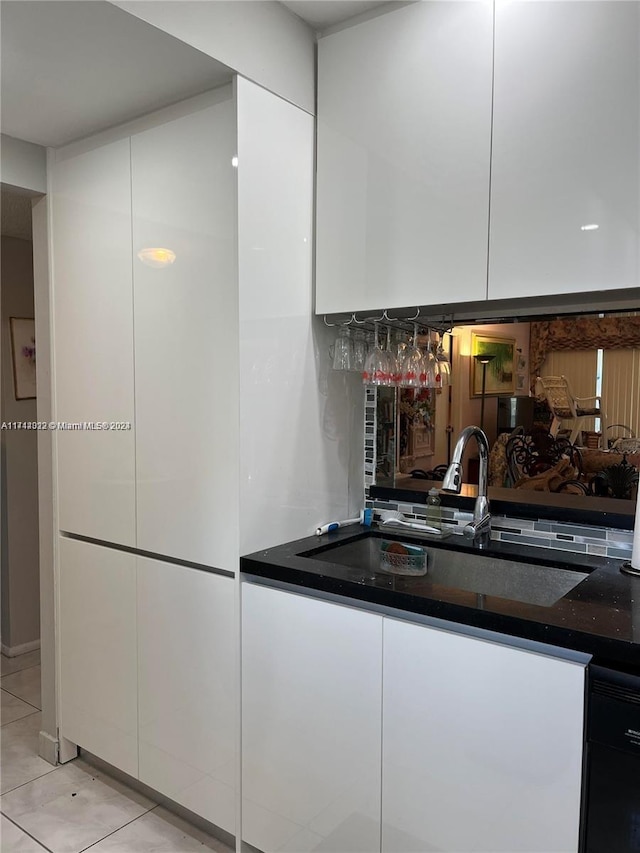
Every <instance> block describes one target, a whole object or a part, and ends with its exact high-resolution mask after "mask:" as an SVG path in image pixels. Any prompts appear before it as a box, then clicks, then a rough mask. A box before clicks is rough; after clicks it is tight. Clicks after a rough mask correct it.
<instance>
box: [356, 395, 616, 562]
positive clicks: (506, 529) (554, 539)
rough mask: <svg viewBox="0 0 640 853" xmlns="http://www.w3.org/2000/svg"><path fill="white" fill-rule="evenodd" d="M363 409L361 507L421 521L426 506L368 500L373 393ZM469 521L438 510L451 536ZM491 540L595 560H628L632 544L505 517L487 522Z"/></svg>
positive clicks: (585, 528) (578, 528) (610, 531)
mask: <svg viewBox="0 0 640 853" xmlns="http://www.w3.org/2000/svg"><path fill="white" fill-rule="evenodd" d="M365 395H366V396H365V408H364V418H365V424H364V497H365V506H366V507H369V508H372V509H373V510H374V517H377V515H378V513H379V512H380V510H385V509H386V510H397V511H399V512H401V513H403V515H405V516H406V517H407V518H408V519H409V520H417V521H424V519H425V517H426V506H425V505H424V504H411V503H407V502H406V501H391V500H389V501H386V500H380V499H378V498H376V499H375V500H373V499H372V498H371V496H370V492H369V488H370V486H372V485H374V483H375V468H376V448H375V426H376V389H375V388H367V389H366V390H365ZM471 519H472V514H471V513H470V512H464V511H462V510H457V509H453V508H452V507H445V506H443V507H442V523H443V524H444V525H446V526H447V527H450V528H451V531H452V533H460V534H461V533H462V528H463V527H464V526H465V525H466V524H468V523H469V522H470V521H471ZM491 538H492V539H499V540H502V541H503V542H517V543H518V544H521V545H531V546H533V547H538V548H557V549H558V550H562V551H574V552H576V553H582V554H592V555H594V556H599V557H622V558H627V559H628V558H629V557H630V556H631V549H632V543H633V531H632V530H618V529H614V528H609V527H600V526H597V525H591V524H589V525H586V524H585V525H579V524H575V523H568V522H562V521H549V520H548V519H539V520H537V519H530V518H528V519H527V518H515V517H512V516H507V515H494V516H493V517H492V519H491Z"/></svg>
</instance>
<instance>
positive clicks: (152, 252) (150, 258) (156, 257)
mask: <svg viewBox="0 0 640 853" xmlns="http://www.w3.org/2000/svg"><path fill="white" fill-rule="evenodd" d="M138 257H139V258H140V260H141V261H142V263H143V264H146V265H147V266H148V267H154V268H155V269H160V267H167V266H169V265H170V264H172V263H173V262H174V261H175V259H176V253H175V252H172V251H171V249H162V248H157V249H140V251H139V252H138Z"/></svg>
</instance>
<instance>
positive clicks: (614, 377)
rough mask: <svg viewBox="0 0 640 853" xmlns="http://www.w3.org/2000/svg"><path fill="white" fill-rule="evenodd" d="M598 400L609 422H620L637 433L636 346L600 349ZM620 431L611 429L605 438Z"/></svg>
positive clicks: (639, 356) (639, 367) (639, 366)
mask: <svg viewBox="0 0 640 853" xmlns="http://www.w3.org/2000/svg"><path fill="white" fill-rule="evenodd" d="M602 404H603V408H604V410H605V412H606V413H607V422H608V423H609V424H624V425H625V426H627V427H629V429H630V430H633V433H634V435H636V436H637V435H639V434H640V349H638V348H633V349H632V348H629V349H612V350H604V352H603V357H602ZM622 435H623V431H620V430H611V434H610V435H609V438H615V437H617V436H622Z"/></svg>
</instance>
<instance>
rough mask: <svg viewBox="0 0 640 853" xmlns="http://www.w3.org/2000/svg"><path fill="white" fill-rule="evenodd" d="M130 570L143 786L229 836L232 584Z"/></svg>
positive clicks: (158, 564)
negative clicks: (135, 586) (134, 595)
mask: <svg viewBox="0 0 640 853" xmlns="http://www.w3.org/2000/svg"><path fill="white" fill-rule="evenodd" d="M137 562H138V590H137V602H138V674H139V675H138V704H139V749H140V780H141V781H142V782H145V783H146V784H147V785H150V786H151V787H152V788H155V790H156V791H159V792H160V793H162V794H165V795H166V796H167V797H169V798H170V799H172V800H175V802H177V803H179V804H180V805H182V806H184V807H185V808H187V809H190V810H191V811H192V812H195V813H196V814H198V815H200V816H201V817H203V818H205V819H206V820H208V821H211V822H212V823H214V824H216V825H217V826H219V827H221V828H222V829H224V830H226V831H227V832H230V833H233V834H235V805H236V804H235V790H236V781H235V775H236V774H235V770H236V749H235V746H236V728H235V724H234V723H235V721H234V715H235V713H236V701H235V687H236V683H235V678H236V676H235V673H236V672H237V669H236V657H237V653H236V644H235V604H234V602H235V594H234V580H233V578H227V577H223V576H220V575H215V574H212V573H210V572H206V571H202V570H199V569H193V568H188V567H186V566H180V565H175V564H170V563H165V562H162V561H160V560H152V559H147V558H143V557H138V558H137Z"/></svg>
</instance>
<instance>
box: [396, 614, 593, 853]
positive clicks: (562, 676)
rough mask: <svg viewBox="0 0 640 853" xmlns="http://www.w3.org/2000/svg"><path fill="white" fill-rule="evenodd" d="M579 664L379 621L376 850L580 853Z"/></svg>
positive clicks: (581, 713)
mask: <svg viewBox="0 0 640 853" xmlns="http://www.w3.org/2000/svg"><path fill="white" fill-rule="evenodd" d="M584 678H585V671H584V666H582V665H580V664H577V663H572V662H568V661H565V660H559V659H556V658H552V657H547V656H544V655H540V654H535V653H532V652H529V651H523V650H521V649H515V648H511V647H507V646H503V645H499V644H496V643H493V642H488V641H485V640H481V639H476V638H471V637H468V636H461V635H459V634H454V633H449V632H447V631H442V630H437V629H433V628H427V627H425V626H422V625H415V624H413V625H412V624H408V623H406V622H401V621H399V620H394V619H386V618H385V627H384V700H383V744H384V746H383V781H382V850H383V851H384V853H408V851H420V852H421V853H425V851H428V850H439V851H450V853H453V851H455V853H460V851H464V853H473V851H485V853H486V851H491V853H517V852H519V851H532V853H533V851H535V853H542V851H544V853H569V851H571V853H576V851H577V850H578V834H579V819H580V788H581V778H582V746H583V720H584Z"/></svg>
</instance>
